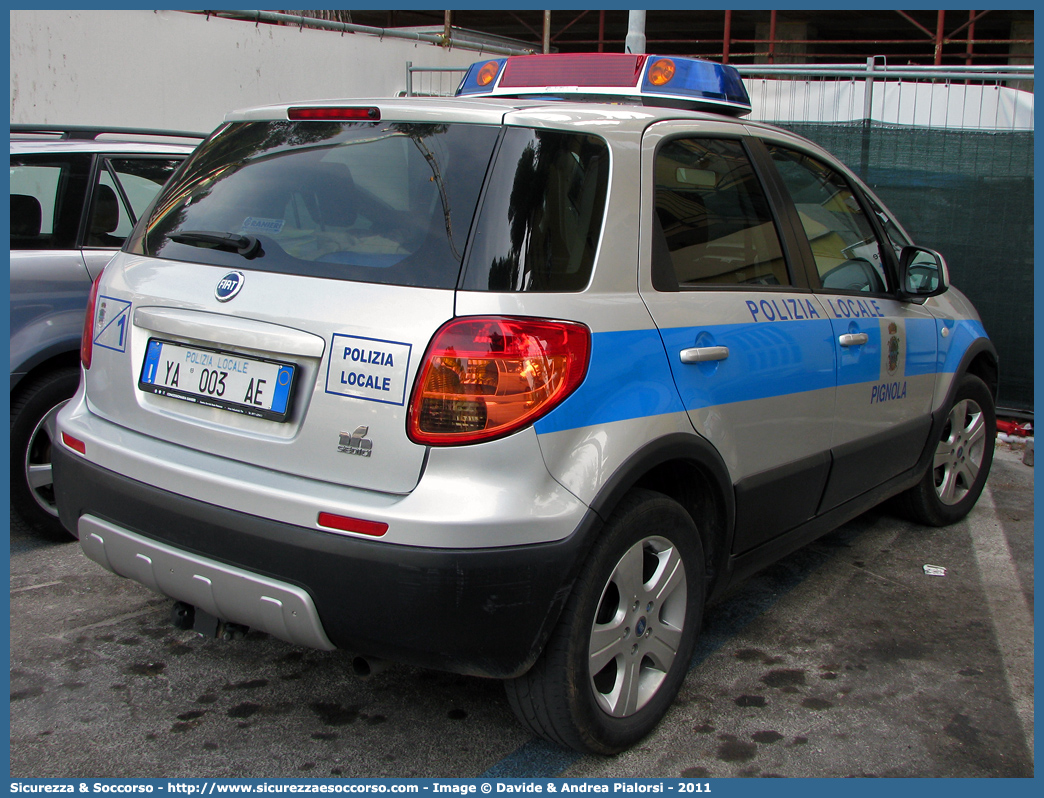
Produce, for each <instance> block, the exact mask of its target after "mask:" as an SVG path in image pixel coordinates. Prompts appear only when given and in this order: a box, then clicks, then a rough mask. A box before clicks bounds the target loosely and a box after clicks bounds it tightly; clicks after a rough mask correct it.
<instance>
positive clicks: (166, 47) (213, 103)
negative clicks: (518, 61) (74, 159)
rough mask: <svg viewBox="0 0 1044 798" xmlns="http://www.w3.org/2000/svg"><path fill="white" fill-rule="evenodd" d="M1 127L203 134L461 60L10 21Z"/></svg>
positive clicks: (364, 40) (221, 33)
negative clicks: (242, 116)
mask: <svg viewBox="0 0 1044 798" xmlns="http://www.w3.org/2000/svg"><path fill="white" fill-rule="evenodd" d="M10 15H11V31H10V33H11V122H12V123H23V122H25V123H34V124H66V125H112V126H121V127H148V128H165V129H171V130H192V131H202V132H207V131H210V130H213V129H214V128H215V127H217V125H218V124H220V122H221V120H222V119H224V116H225V114H226V113H227V112H228V111H230V110H234V109H237V108H244V107H248V106H254V105H265V104H269V103H283V102H293V101H295V100H308V99H324V98H342V97H388V96H392V95H394V94H396V93H398V92H399V91H402V90H403V89H404V88H405V84H406V62H407V61H412V62H413V63H414V65H416V66H432V67H435V66H439V67H449V66H463V65H467V64H470V63H471V62H472V61H477V60H479V59H480V58H481V55H480V54H479V53H476V52H473V51H470V50H460V49H458V50H453V51H446V50H445V49H444V48H441V47H436V46H434V45H430V44H423V43H415V42H409V41H403V40H397V39H390V38H385V39H384V40H383V41H382V40H381V39H379V38H378V37H376V36H369V35H364V34H344V35H343V36H342V35H341V34H339V33H333V32H329V31H317V30H308V29H298V28H294V27H283V26H274V25H265V24H261V25H254V24H252V23H249V22H237V21H233V20H225V19H217V18H216V17H211V18H210V19H209V20H208V19H207V18H206V16H203V15H197V14H187V13H184V12H180V11H11V12H10Z"/></svg>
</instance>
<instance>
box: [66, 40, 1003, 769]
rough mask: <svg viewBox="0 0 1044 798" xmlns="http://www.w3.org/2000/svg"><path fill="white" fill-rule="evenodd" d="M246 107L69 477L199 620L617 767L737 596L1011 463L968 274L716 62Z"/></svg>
mask: <svg viewBox="0 0 1044 798" xmlns="http://www.w3.org/2000/svg"><path fill="white" fill-rule="evenodd" d="M457 94H458V96H457V97H455V98H451V99H413V98H407V99H377V100H348V101H344V102H321V103H300V104H292V105H281V106H276V107H268V108H258V109H254V110H249V111H243V112H238V113H234V114H231V115H230V116H229V117H228V118H227V121H226V123H225V124H224V125H223V126H222V127H221V128H220V129H219V130H218V131H217V132H216V133H215V134H214V135H213V136H212V137H211V138H209V139H208V140H207V141H205V142H204V143H203V144H202V145H200V147H199V149H198V150H197V151H196V152H195V154H194V155H193V156H192V158H191V160H190V161H189V162H188V163H187V164H186V165H185V168H184V169H182V170H181V171H180V172H179V173H178V175H177V176H176V177H175V179H174V180H173V181H172V182H171V183H170V184H169V185H168V186H167V187H166V189H165V190H164V191H163V192H162V194H161V196H160V197H159V199H158V200H157V201H156V203H155V205H154V206H153V207H152V209H151V210H150V212H149V213H148V214H147V215H146V216H145V217H144V218H143V219H141V220H140V222H139V223H138V225H137V226H136V227H135V229H134V232H133V233H132V235H131V237H130V239H129V240H128V242H127V244H126V246H125V247H124V249H123V251H122V252H121V253H120V254H119V255H118V256H117V257H116V258H115V259H114V260H113V261H112V263H111V264H110V265H109V266H108V267H107V268H106V269H105V271H104V272H103V274H102V276H101V277H100V278H99V279H98V280H97V281H96V282H95V285H94V290H93V292H92V295H91V299H90V307H89V310H88V315H89V319H90V325H89V328H88V330H87V332H86V335H85V337H84V341H83V352H82V365H83V380H82V383H81V385H80V389H79V392H78V393H77V395H76V396H75V398H74V399H73V400H72V401H71V402H70V404H69V405H68V406H67V407H66V408H65V409H64V410H63V411H62V412H61V414H60V415H59V418H58V427H59V430H60V432H61V439H62V445H61V446H59V447H57V448H56V452H55V455H54V467H55V479H56V486H57V488H58V507H59V511H60V514H61V519H62V522H63V523H64V524H65V525H66V526H67V527H68V528H69V530H71V531H73V532H74V533H75V534H77V535H78V537H79V539H80V544H81V546H82V548H83V551H84V552H85V553H86V554H87V556H88V557H90V558H91V559H93V560H95V561H97V562H98V563H100V564H101V565H103V566H104V567H106V568H108V569H110V570H111V571H114V572H115V573H117V574H120V575H123V576H126V577H129V578H131V579H135V580H137V581H139V582H141V583H142V584H144V585H147V586H148V587H149V588H151V589H152V590H155V591H157V592H159V593H162V594H165V595H167V596H170V597H173V598H174V599H176V600H177V601H178V602H179V604H178V605H177V607H178V614H179V615H178V617H179V619H180V621H181V622H182V623H184V624H186V625H188V624H194V625H195V626H196V627H197V628H202V629H211V630H213V629H215V628H220V624H221V623H235V624H241V625H247V626H251V627H255V628H257V629H260V630H263V631H265V632H268V633H270V634H273V635H276V636H278V637H280V638H283V639H285V640H288V641H290V642H292V643H295V644H299V645H302V646H312V647H315V648H320V649H331V648H335V647H336V648H344V649H347V650H349V651H351V652H355V653H357V654H358V655H359V656H360V657H362V658H364V659H367V658H375V659H376V658H380V659H386V660H394V661H399V662H406V663H413V664H416V665H420V666H425V667H430V668H439V669H445V670H448V671H454V672H458V673H464V674H475V675H482V676H489V677H496V678H499V679H503V680H505V682H506V685H507V693H508V698H509V701H510V703H511V705H512V707H513V708H514V710H515V712H516V714H517V715H518V717H519V718H520V720H521V721H522V722H523V723H524V724H526V725H527V726H528V727H529V728H531V729H532V730H533V731H534V732H535V733H536V734H538V735H541V736H543V737H545V738H546V739H548V740H551V741H554V742H557V743H560V744H562V745H564V746H569V747H572V748H575V749H578V750H582V751H589V752H598V753H613V752H618V751H621V750H623V749H625V748H626V747H628V746H630V745H632V744H633V743H635V742H636V741H638V740H640V739H641V738H642V737H643V736H644V735H646V734H647V733H648V732H649V731H650V730H651V729H652V728H653V727H654V726H655V725H656V723H657V722H658V721H659V719H660V718H661V717H662V716H663V714H664V712H666V710H667V708H668V707H669V705H670V704H671V702H672V701H673V699H674V697H675V695H676V693H677V691H678V689H679V686H680V685H681V682H682V680H683V679H684V678H685V675H686V672H687V671H688V669H689V665H690V661H691V658H692V652H693V646H694V643H695V641H696V638H697V635H698V634H699V631H700V623H701V617H702V614H703V609H704V605H705V603H706V602H708V601H711V600H713V599H714V598H715V597H717V596H719V595H720V594H721V593H722V592H723V591H724V590H725V589H726V588H727V587H728V586H729V585H730V584H734V583H735V582H736V580H738V579H742V578H743V577H745V576H747V575H749V574H751V573H752V572H754V571H755V570H757V569H759V568H761V567H763V566H765V565H766V564H768V563H770V562H772V561H774V560H776V559H777V558H779V557H781V556H783V555H785V554H787V553H788V552H791V551H793V550H794V549H796V548H798V547H799V546H801V545H803V544H804V543H806V542H808V541H810V540H812V539H814V538H816V537H817V536H819V535H822V534H823V533H825V532H827V531H828V530H830V529H833V528H834V527H836V526H838V525H839V524H841V523H843V522H845V521H846V520H848V519H850V518H852V517H854V516H855V515H857V514H859V513H861V512H863V511H865V510H866V509H868V508H870V507H872V506H873V505H875V504H877V503H879V502H881V501H883V500H884V499H887V498H890V497H893V496H896V495H901V496H902V501H903V502H904V503H905V504H906V505H907V507H908V508H909V510H910V511H911V512H912V513H913V515H914V516H915V517H916V518H919V519H921V520H922V521H924V522H926V523H929V524H936V525H943V524H949V523H953V522H955V521H957V520H959V519H961V518H962V517H963V516H964V515H965V514H967V513H968V512H969V510H970V509H971V508H972V506H973V505H974V504H975V501H976V499H977V498H978V496H979V494H980V492H981V491H982V488H983V484H984V482H985V480H986V477H987V474H988V472H989V469H990V464H991V461H992V456H993V437H994V435H995V424H996V420H995V412H994V396H995V392H996V386H997V356H996V352H995V350H994V347H993V346H992V345H991V343H990V341H989V340H988V338H987V336H986V333H985V331H984V330H983V326H982V324H981V322H980V320H979V317H978V316H977V314H976V312H975V310H974V308H973V307H972V306H971V304H970V303H969V302H968V300H967V299H966V298H965V297H964V296H962V295H961V294H960V293H959V292H958V291H957V290H956V289H955V288H953V287H952V286H950V285H949V279H948V274H947V269H946V265H945V262H944V260H943V258H942V256H940V255H939V254H938V253H936V252H933V251H930V250H926V249H923V248H919V247H917V246H915V245H913V244H912V243H911V241H910V239H909V238H908V236H907V235H906V234H905V233H904V232H903V230H902V228H901V227H900V226H899V224H898V223H897V222H896V221H895V220H894V219H893V218H892V216H891V215H890V214H889V212H888V210H887V209H886V208H885V207H884V205H883V204H882V203H881V202H880V201H879V200H877V199H876V198H875V197H874V196H873V195H872V194H871V193H870V192H869V191H868V190H867V188H866V187H865V186H864V185H863V184H862V183H860V181H859V180H858V179H857V178H856V177H855V176H853V175H852V174H851V172H850V171H849V170H848V169H846V168H845V166H844V165H843V164H841V163H839V162H838V161H837V160H836V159H835V158H833V157H831V156H830V154H828V153H827V152H824V151H823V150H822V149H820V148H818V147H816V146H814V145H813V144H811V143H809V142H808V141H806V140H804V139H802V138H799V137H798V136H795V135H792V134H790V133H787V132H784V131H782V130H779V129H776V128H773V127H769V126H765V125H761V124H754V123H748V122H744V121H743V120H742V119H741V117H742V115H743V113H745V112H747V111H749V103H748V100H747V95H746V92H745V91H744V88H743V85H742V83H741V82H740V80H739V77H738V75H737V73H736V72H735V71H734V70H733V69H731V68H729V67H723V66H721V65H716V64H711V63H708V62H702V61H697V60H693V59H685V58H676V57H670V58H663V57H656V56H645V55H623V54H611V55H609V54H605V55H602V54H598V55H585V56H524V57H513V58H506V59H496V60H490V61H486V62H482V63H478V64H475V65H474V67H473V68H472V69H471V70H470V72H469V73H468V75H467V76H466V77H465V79H464V80H463V82H462V84H461V86H460V88H459V89H458V92H457Z"/></svg>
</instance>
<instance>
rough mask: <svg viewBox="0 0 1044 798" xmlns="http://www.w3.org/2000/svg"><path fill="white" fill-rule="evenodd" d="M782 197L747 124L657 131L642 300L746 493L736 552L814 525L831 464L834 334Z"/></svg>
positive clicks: (645, 172)
mask: <svg viewBox="0 0 1044 798" xmlns="http://www.w3.org/2000/svg"><path fill="white" fill-rule="evenodd" d="M714 128H717V129H716V130H715V129H714ZM778 200H779V198H778V197H770V195H769V194H768V193H766V189H765V187H764V185H763V181H762V180H761V179H760V176H759V170H758V167H757V165H756V161H755V160H754V159H752V157H751V152H750V150H749V147H748V144H747V142H745V141H744V139H743V138H742V137H741V136H739V135H737V134H736V126H735V125H714V126H713V127H712V128H711V129H709V130H707V129H705V128H703V127H702V126H701V129H700V130H699V132H696V131H694V130H693V124H692V123H691V122H688V123H683V122H674V121H669V122H661V123H658V124H656V125H652V126H650V128H649V129H648V130H647V131H646V134H645V136H644V139H643V144H642V209H641V214H642V215H641V219H642V222H641V234H642V237H643V238H642V243H641V249H640V258H641V260H642V269H641V274H642V275H643V279H642V283H641V292H642V296H643V298H644V300H645V303H646V305H647V306H648V308H649V311H650V313H651V314H652V316H653V319H654V320H655V322H656V325H657V327H658V328H659V330H660V334H661V337H662V339H663V343H664V346H665V348H666V352H667V357H668V360H669V361H670V365H671V371H672V374H673V376H674V380H675V383H676V385H677V388H678V391H679V393H680V395H681V399H682V402H683V403H684V405H685V408H686V411H687V413H688V415H689V419H690V421H691V422H692V425H693V427H694V428H695V429H696V431H697V432H698V433H699V434H700V435H702V436H703V437H705V438H707V439H708V440H709V441H710V442H711V443H712V444H713V445H714V447H715V448H716V449H717V451H718V452H719V453H720V454H721V456H722V457H723V458H724V460H725V462H726V464H727V466H728V468H729V471H730V474H731V475H732V479H733V482H734V483H735V489H736V495H737V502H736V506H737V518H736V538H735V543H734V546H733V550H734V552H735V553H741V552H743V551H747V550H750V549H752V548H754V547H755V546H757V545H759V544H761V543H764V542H766V541H768V540H770V539H772V538H773V537H775V536H777V535H779V534H781V533H784V532H786V531H787V530H789V529H791V528H793V527H795V526H797V525H798V524H800V523H802V522H804V521H807V520H808V519H810V518H811V517H812V516H813V515H814V514H815V511H816V508H817V506H818V504H819V500H820V497H821V495H822V491H823V487H824V485H825V482H826V479H827V475H828V473H829V468H830V458H829V449H830V443H831V432H832V430H831V423H830V416H831V414H832V412H833V409H834V393H835V369H834V357H835V355H834V346H833V341H832V338H833V329H832V325H831V321H830V320H829V318H828V317H827V313H826V309H825V308H824V307H823V306H822V305H821V304H820V302H819V301H818V299H817V298H816V297H815V296H814V295H813V294H812V292H811V290H810V289H809V287H808V285H807V282H806V278H805V275H804V273H803V271H802V269H801V268H800V263H799V264H798V265H799V268H797V269H794V268H793V265H792V261H793V256H792V253H791V252H790V251H789V248H788V239H789V238H790V236H789V235H788V234H787V233H786V232H785V231H784V230H783V227H782V225H783V224H784V223H785V222H786V220H784V219H781V218H780V217H779V216H778V215H777V213H776V211H775V210H774V207H775V204H776V202H778Z"/></svg>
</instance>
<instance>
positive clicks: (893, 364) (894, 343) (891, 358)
mask: <svg viewBox="0 0 1044 798" xmlns="http://www.w3.org/2000/svg"><path fill="white" fill-rule="evenodd" d="M888 336H889V337H888V373H889V374H890V375H891V374H895V372H896V370H898V368H899V344H900V341H899V327H898V326H896V323H895V322H894V321H893V322H890V323H889V324H888Z"/></svg>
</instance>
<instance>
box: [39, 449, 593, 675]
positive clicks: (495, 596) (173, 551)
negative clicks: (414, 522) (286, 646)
mask: <svg viewBox="0 0 1044 798" xmlns="http://www.w3.org/2000/svg"><path fill="white" fill-rule="evenodd" d="M53 463H54V479H55V485H56V488H57V497H58V509H59V514H60V517H61V520H62V523H63V524H64V525H65V526H66V527H67V528H68V529H69V530H70V531H73V532H74V533H77V532H78V533H79V536H80V538H81V546H82V548H83V549H84V552H85V553H86V554H87V556H89V557H90V558H91V559H94V560H96V561H98V562H100V563H101V564H102V565H105V567H107V568H109V569H110V570H113V571H114V572H116V573H119V574H120V575H123V576H127V577H129V578H132V579H135V580H136V581H138V582H141V583H142V584H144V585H146V586H147V587H149V588H151V589H152V590H155V591H157V592H160V593H162V594H164V595H168V596H171V597H172V598H176V599H178V600H181V601H186V602H188V603H192V604H195V605H196V606H199V607H201V608H202V609H204V610H206V611H207V612H209V613H211V614H212V615H216V616H218V617H221V618H223V619H224V620H227V621H233V622H236V623H242V624H245V625H248V626H253V627H255V628H258V629H261V630H263V631H266V632H268V633H270V634H273V635H275V636H277V637H281V638H283V639H286V640H289V641H290V642H293V643H297V644H299V645H307V646H312V647H316V648H328V647H331V646H335V647H338V648H344V649H348V650H350V651H352V652H355V653H357V654H363V655H367V656H374V657H383V658H387V659H391V660H396V661H400V662H407V663H411V664H415V665H420V666H423V667H431V668H437V669H440V670H447V671H452V672H457V673H467V674H475V675H483V676H494V677H511V676H516V675H519V674H521V673H524V672H525V671H526V670H527V669H528V668H529V667H530V666H531V665H532V663H533V662H534V661H535V660H536V658H537V656H538V655H539V653H540V651H541V650H542V648H543V645H544V643H545V642H546V640H547V637H548V635H549V634H550V631H551V629H552V627H553V626H554V624H555V622H556V621H557V619H558V615H559V613H560V611H561V608H562V605H563V603H564V601H565V599H566V597H567V596H568V595H569V591H570V589H571V587H572V583H573V580H574V578H575V575H576V572H577V570H578V568H579V564H580V562H581V561H582V558H583V555H584V554H585V553H586V548H587V546H588V544H589V541H590V540H591V538H592V532H594V531H595V529H596V526H597V524H598V523H599V521H598V519H597V516H596V515H595V513H594V512H593V511H589V512H588V514H587V515H586V516H585V518H584V520H583V522H582V523H581V525H580V526H579V527H578V529H577V530H576V531H575V532H574V533H573V534H572V535H570V536H569V537H567V538H566V539H564V540H562V541H558V542H554V543H542V544H534V545H529V546H517V547H505V548H487V549H445V548H423V547H417V546H402V545H392V544H387V543H381V542H376V541H369V540H361V539H357V538H350V537H344V536H340V535H331V534H326V533H323V532H320V531H317V530H315V529H308V528H304V527H299V526H293V525H290V524H286V523H282V522H277V521H272V520H270V519H265V518H260V517H257V516H252V515H248V514H246V513H242V512H237V511H233V510H229V509H227V508H223V507H218V506H216V505H213V504H207V503H204V502H200V501H198V500H195V499H191V498H188V497H185V496H182V495H179V494H176V493H172V492H168V491H164V490H160V489H158V488H155V487H152V486H149V485H146V484H144V483H141V482H138V481H135V480H132V479H129V478H127V477H124V476H121V475H119V474H115V473H113V472H111V471H108V470H106V469H104V468H101V467H99V466H97V465H94V464H92V463H90V462H88V461H87V460H85V459H84V458H82V457H79V456H78V455H75V454H73V453H71V452H69V451H68V450H67V449H65V448H64V447H62V446H60V445H59V446H55V447H54V451H53ZM172 571H173V574H172ZM295 612H296V615H295V614H294V613H295Z"/></svg>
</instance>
